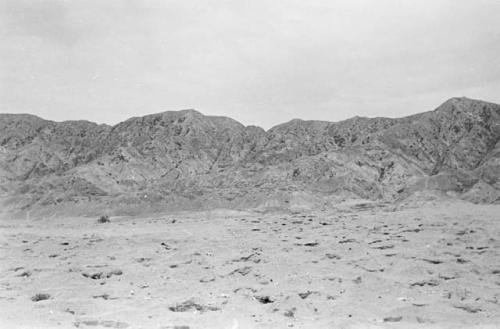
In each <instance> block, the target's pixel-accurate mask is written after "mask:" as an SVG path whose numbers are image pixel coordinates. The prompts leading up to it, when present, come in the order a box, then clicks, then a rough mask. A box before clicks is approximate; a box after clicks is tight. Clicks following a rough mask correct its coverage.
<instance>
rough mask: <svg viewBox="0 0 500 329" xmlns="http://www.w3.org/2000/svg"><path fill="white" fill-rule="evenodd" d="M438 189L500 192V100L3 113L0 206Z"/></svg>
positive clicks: (476, 197) (323, 203) (282, 203)
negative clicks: (133, 113) (273, 121)
mask: <svg viewBox="0 0 500 329" xmlns="http://www.w3.org/2000/svg"><path fill="white" fill-rule="evenodd" d="M426 195H427V196H429V195H434V196H442V197H450V198H461V199H466V200H469V201H472V202H481V203H495V202H500V105H497V104H493V103H488V102H484V101H479V100H472V99H468V98H452V99H449V100H447V101H446V102H444V103H443V104H442V105H440V106H439V107H437V108H436V109H435V110H433V111H429V112H423V113H419V114H415V115H412V116H407V117H403V118H363V117H354V118H351V119H348V120H345V121H340V122H326V121H303V120H299V119H294V120H292V121H289V122H287V123H283V124H280V125H277V126H275V127H273V128H271V129H269V130H267V131H265V130H264V129H262V128H260V127H256V126H244V125H243V124H241V123H239V122H237V121H235V120H233V119H231V118H227V117H218V116H205V115H203V114H201V113H199V112H197V111H195V110H182V111H168V112H162V113H157V114H151V115H147V116H143V117H134V118H130V119H128V120H126V121H124V122H121V123H119V124H117V125H114V126H109V125H104V124H101V125H99V124H96V123H92V122H88V121H64V122H54V121H49V120H44V119H42V118H39V117H37V116H34V115H29V114H0V201H1V202H2V209H3V212H4V214H10V215H22V216H25V215H26V214H27V213H28V212H29V213H32V214H75V215H82V214H87V215H91V214H97V213H103V212H107V213H112V214H133V213H141V212H154V211H156V210H165V209H211V208H218V207H226V208H255V209H272V208H280V209H281V208H289V209H295V208H303V207H306V208H307V207H309V208H311V207H328V206H329V205H333V204H335V203H337V202H341V201H344V200H348V199H363V200H373V201H384V202H402V201H404V200H410V199H411V198H415V197H422V196H426Z"/></svg>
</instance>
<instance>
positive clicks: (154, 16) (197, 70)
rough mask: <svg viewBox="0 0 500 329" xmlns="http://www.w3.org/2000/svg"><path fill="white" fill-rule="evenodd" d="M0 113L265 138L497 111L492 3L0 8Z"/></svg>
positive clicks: (50, 3)
mask: <svg viewBox="0 0 500 329" xmlns="http://www.w3.org/2000/svg"><path fill="white" fill-rule="evenodd" d="M0 3H1V7H0V57H1V58H0V59H1V60H0V112H7V113H32V114H36V115H39V116H42V117H44V118H47V119H52V120H57V121H61V120H68V119H71V120H74V119H86V120H91V121H95V122H99V123H110V124H114V123H117V122H119V121H122V120H124V119H126V118H128V117H131V116H140V115H145V114H149V113H155V112H161V111H166V110H179V109H186V108H195V109H197V110H199V111H201V112H202V113H205V114H211V115H225V116H230V117H232V118H234V119H236V120H238V121H240V122H242V123H244V124H246V125H250V124H255V125H259V126H262V127H264V128H269V127H271V126H272V125H275V124H278V123H281V122H284V121H288V120H290V119H292V118H302V119H318V120H330V121H337V120H342V119H345V118H348V117H352V116H355V115H359V116H389V117H395V116H404V115H408V114H412V113H416V112H422V111H427V110H432V109H434V108H435V107H437V106H438V105H439V104H440V103H442V102H443V101H445V100H446V99H448V98H450V97H454V96H467V97H470V98H479V99H484V100H487V101H492V102H496V103H500V1H499V0H418V1H416V0H412V1H409V0H380V1H373V0H365V1H361V0H360V1H358V0H354V1H353V0H344V1H335V0H326V1H321V0H311V1H303V0H300V1H298V0H231V1H223V0H220V1H208V0H200V1H194V0H193V1H191V0H182V1H181V0H178V1H166V0H161V1H145V0H144V1H127V0H85V1H78V0H71V1H62V0H0Z"/></svg>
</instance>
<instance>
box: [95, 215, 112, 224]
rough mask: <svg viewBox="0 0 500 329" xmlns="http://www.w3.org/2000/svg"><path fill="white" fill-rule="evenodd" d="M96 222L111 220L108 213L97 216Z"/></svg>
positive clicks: (108, 221)
mask: <svg viewBox="0 0 500 329" xmlns="http://www.w3.org/2000/svg"><path fill="white" fill-rule="evenodd" d="M97 222H98V223H110V222H111V221H110V220H109V216H108V215H102V216H101V217H99V219H98V220H97Z"/></svg>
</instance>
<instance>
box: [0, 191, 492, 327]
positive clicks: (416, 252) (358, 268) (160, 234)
mask: <svg viewBox="0 0 500 329" xmlns="http://www.w3.org/2000/svg"><path fill="white" fill-rule="evenodd" d="M499 219H500V205H475V204H472V203H468V202H464V201H446V200H445V201H429V202H422V203H419V204H414V205H404V206H400V207H398V206H395V205H391V204H384V203H372V202H367V203H359V202H358V203H356V202H349V203H343V204H339V205H337V206H335V207H332V208H330V209H317V210H309V211H294V212H292V211H282V212H266V213H264V212H252V211H236V210H223V209H220V210H210V211H196V212H175V213H165V214H159V215H154V216H148V217H111V219H110V222H109V223H99V222H98V221H97V220H96V218H95V217H75V218H68V217H61V218H57V217H54V218H26V219H21V220H20V219H15V220H14V219H9V218H7V219H3V220H2V221H1V228H0V236H1V245H0V246H1V249H0V250H1V251H0V269H1V278H0V327H1V328H82V329H86V328H96V329H97V328H131V329H132V328H157V329H167V328H169V329H188V328H189V329H198V328H199V329H201V328H228V329H238V328H240V329H244V328H346V329H347V328H499V327H500V304H499V299H500V240H499V237H500V225H499Z"/></svg>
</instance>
